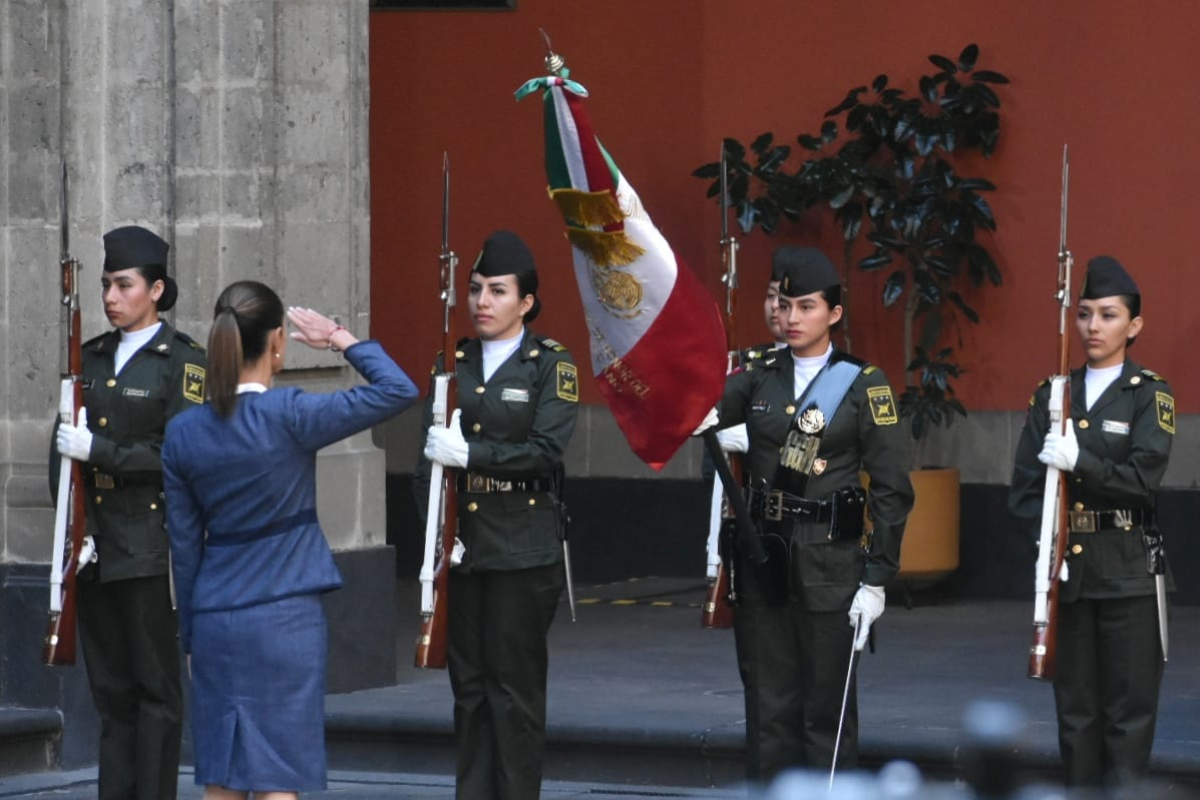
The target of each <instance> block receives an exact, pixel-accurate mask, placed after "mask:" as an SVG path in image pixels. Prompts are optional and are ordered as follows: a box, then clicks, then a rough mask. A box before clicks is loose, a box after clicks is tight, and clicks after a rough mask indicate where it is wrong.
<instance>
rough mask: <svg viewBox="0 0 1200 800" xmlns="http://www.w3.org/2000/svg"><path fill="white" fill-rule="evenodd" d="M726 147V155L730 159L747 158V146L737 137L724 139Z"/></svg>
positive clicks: (740, 159)
mask: <svg viewBox="0 0 1200 800" xmlns="http://www.w3.org/2000/svg"><path fill="white" fill-rule="evenodd" d="M722 144H723V145H724V147H725V157H726V158H727V159H728V160H730V161H742V160H743V159H745V158H746V148H745V146H743V145H742V143H741V142H739V141H738V140H737V139H730V138H728V137H727V138H725V139H724V140H723V141H722Z"/></svg>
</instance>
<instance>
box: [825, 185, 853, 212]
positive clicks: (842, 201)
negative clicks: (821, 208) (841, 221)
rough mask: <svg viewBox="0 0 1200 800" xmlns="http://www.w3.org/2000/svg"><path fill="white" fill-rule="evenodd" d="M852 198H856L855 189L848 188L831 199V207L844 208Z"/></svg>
mask: <svg viewBox="0 0 1200 800" xmlns="http://www.w3.org/2000/svg"><path fill="white" fill-rule="evenodd" d="M852 197H854V187H853V186H847V187H845V188H843V189H842V190H841V191H839V192H838V193H837V194H835V195H834V196H833V197H831V198H829V207H830V208H833V209H838V208H841V207H842V206H844V205H846V203H849V202H850V198H852Z"/></svg>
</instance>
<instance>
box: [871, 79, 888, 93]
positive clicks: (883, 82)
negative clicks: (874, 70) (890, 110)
mask: <svg viewBox="0 0 1200 800" xmlns="http://www.w3.org/2000/svg"><path fill="white" fill-rule="evenodd" d="M887 84H888V76H887V75H876V76H875V80H873V81H871V90H872V91H873V92H875V94H879V93H880V92H882V91H883V90H884V89H886V88H887Z"/></svg>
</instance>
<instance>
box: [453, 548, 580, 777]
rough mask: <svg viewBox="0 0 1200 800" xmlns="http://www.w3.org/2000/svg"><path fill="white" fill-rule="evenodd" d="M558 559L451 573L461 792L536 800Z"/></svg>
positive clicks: (559, 584) (558, 590)
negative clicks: (526, 565) (538, 564)
mask: <svg viewBox="0 0 1200 800" xmlns="http://www.w3.org/2000/svg"><path fill="white" fill-rule="evenodd" d="M565 585H566V572H565V571H564V569H563V565H562V564H551V565H549V566H544V567H533V568H530V569H521V570H513V571H508V572H476V573H469V574H462V573H457V572H451V573H450V599H449V603H450V619H449V625H450V636H449V639H450V641H449V648H448V651H447V666H448V667H449V670H450V685H451V688H452V689H453V690H454V735H455V739H456V740H457V744H458V769H457V781H456V786H455V797H457V798H459V800H537V798H538V797H539V796H540V795H541V786H542V754H543V751H544V749H545V741H546V672H547V667H548V657H547V648H546V635H547V633H548V632H549V631H550V623H551V622H553V621H554V612H555V611H556V610H557V609H558V600H559V597H560V596H561V595H562V591H563V587H564V586H565Z"/></svg>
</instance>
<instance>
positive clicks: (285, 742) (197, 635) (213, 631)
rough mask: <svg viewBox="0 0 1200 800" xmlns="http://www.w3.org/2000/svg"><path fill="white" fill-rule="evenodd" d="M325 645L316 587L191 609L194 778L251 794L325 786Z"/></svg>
mask: <svg viewBox="0 0 1200 800" xmlns="http://www.w3.org/2000/svg"><path fill="white" fill-rule="evenodd" d="M328 644H329V640H328V632H327V629H326V627H325V611H324V609H323V608H322V606H321V598H320V596H319V595H315V594H308V595H299V596H296V597H288V598H284V599H282V600H277V601H275V602H271V603H265V604H263V605H257V606H251V607H249V608H240V609H235V610H232V611H205V612H198V613H197V614H196V616H195V620H194V622H193V626H192V742H193V748H194V750H195V760H196V783H197V784H199V785H202V786H224V787H226V788H228V789H234V790H237V791H254V792H269V791H279V792H299V791H313V790H321V789H324V788H325V659H326V655H327V651H328Z"/></svg>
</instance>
